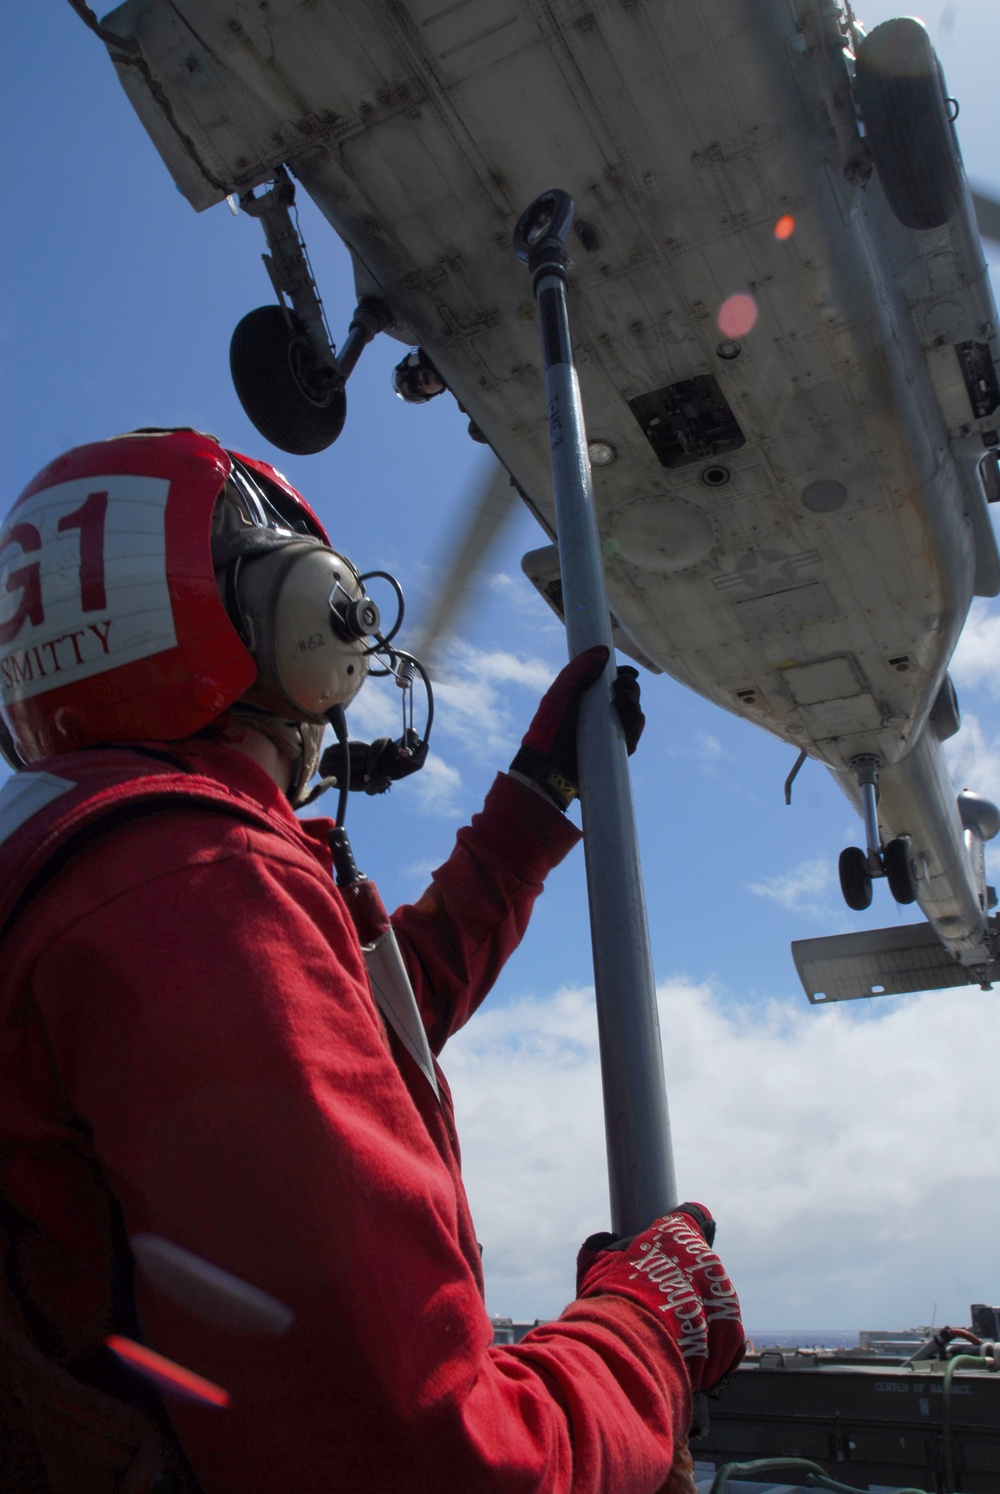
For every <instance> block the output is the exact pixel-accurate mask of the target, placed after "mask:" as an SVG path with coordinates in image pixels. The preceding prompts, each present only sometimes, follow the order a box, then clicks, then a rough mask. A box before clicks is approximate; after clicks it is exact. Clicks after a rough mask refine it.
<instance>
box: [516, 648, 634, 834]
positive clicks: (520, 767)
mask: <svg viewBox="0 0 1000 1494" xmlns="http://www.w3.org/2000/svg"><path fill="white" fill-rule="evenodd" d="M607 662H608V650H607V649H606V648H605V646H604V645H603V644H598V645H597V646H596V647H595V648H589V649H587V650H586V652H585V653H582V654H577V656H576V658H575V659H571V660H570V662H569V663H568V664H567V665H566V667H565V668H564V669H562V670H560V672H559V673H558V674H557V675H556V677H555V679H554V680H553V682H552V684H551V685H550V686H549V688H548V690H547V691H546V692H545V694H544V696H543V697H542V702H541V704H540V705H539V707H538V710H537V711H536V712H535V716H534V720H533V721H532V723H531V725H530V726H529V727H528V730H527V732H526V733H525V736H524V740H523V741H522V743H521V747H520V751H519V752H518V753H517V756H516V757H515V758H514V761H513V762H512V763H511V765H510V766H511V770H512V771H513V772H515V773H522V774H523V775H524V777H525V778H530V779H531V781H532V782H533V783H537V784H538V786H539V787H540V788H541V789H543V790H544V791H545V793H546V794H547V795H548V797H549V798H550V799H551V800H552V802H553V804H555V805H557V807H558V808H559V809H568V808H569V806H570V804H572V802H573V800H574V799H575V798H576V794H577V788H578V784H579V770H578V768H577V761H576V720H577V716H578V714H579V710H580V697H581V696H582V695H583V693H584V691H585V690H588V689H589V688H590V686H591V685H593V684H594V683H595V682H596V681H597V680H598V679H599V678H600V676H601V674H602V673H603V670H604V666H605V664H606V663H607ZM611 698H612V700H613V701H614V704H615V706H616V707H617V710H618V715H619V717H620V718H621V723H622V730H623V732H624V733H625V745H626V747H627V749H628V752H629V755H630V756H631V754H632V753H633V752H634V751H635V749H636V744H637V743H638V741H639V738H640V737H641V736H642V729H643V727H644V726H645V724H646V718H645V716H644V715H643V713H642V708H641V707H640V705H639V672H638V670H636V669H633V668H632V667H631V666H630V665H623V666H622V667H621V668H619V670H618V677H617V679H616V680H615V682H614V685H613V686H612V695H611Z"/></svg>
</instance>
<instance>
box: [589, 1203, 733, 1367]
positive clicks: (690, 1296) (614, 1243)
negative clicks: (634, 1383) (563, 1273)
mask: <svg viewBox="0 0 1000 1494" xmlns="http://www.w3.org/2000/svg"><path fill="white" fill-rule="evenodd" d="M714 1238H715V1220H714V1219H713V1218H712V1216H711V1214H710V1213H709V1212H708V1210H707V1209H706V1208H704V1207H703V1206H702V1205H701V1204H690V1203H686V1204H681V1205H680V1206H679V1207H678V1209H677V1212H676V1213H673V1214H667V1215H666V1216H665V1217H664V1218H663V1219H657V1220H656V1222H655V1224H651V1225H650V1227H649V1229H647V1230H646V1231H644V1233H643V1234H641V1235H634V1236H633V1237H632V1239H630V1240H618V1239H616V1238H615V1236H614V1235H606V1234H605V1235H591V1237H590V1239H589V1240H587V1241H586V1242H585V1243H584V1246H583V1248H582V1250H581V1251H580V1254H579V1257H578V1259H577V1296H578V1297H594V1296H597V1295H599V1294H601V1293H605V1292H613V1293H615V1294H616V1295H617V1296H620V1297H629V1298H631V1300H632V1301H633V1302H638V1303H639V1305H640V1306H641V1307H645V1308H647V1309H648V1311H650V1312H655V1313H659V1314H661V1315H662V1320H663V1323H664V1326H665V1327H666V1329H667V1332H668V1333H669V1334H670V1336H671V1337H672V1338H673V1340H674V1342H675V1343H676V1344H677V1347H678V1349H679V1350H680V1353H681V1357H682V1359H683V1360H684V1364H685V1366H686V1368H687V1372H688V1375H689V1377H690V1380H691V1388H692V1390H694V1391H699V1390H704V1391H706V1392H708V1393H712V1392H713V1391H714V1392H715V1393H716V1394H721V1392H722V1391H723V1390H724V1389H725V1386H726V1385H727V1384H728V1383H729V1377H730V1376H731V1374H732V1372H733V1371H734V1370H735V1368H736V1366H737V1365H738V1364H739V1362H740V1360H741V1359H742V1358H743V1355H744V1352H745V1334H744V1332H743V1323H742V1321H741V1319H740V1304H739V1298H738V1297H737V1295H736V1291H735V1288H734V1287H733V1284H732V1282H731V1281H730V1280H729V1277H728V1276H727V1275H726V1271H725V1267H724V1266H723V1264H722V1262H721V1261H720V1260H719V1257H718V1256H717V1255H716V1253H715V1251H714V1250H713V1249H712V1248H711V1246H710V1245H709V1244H708V1243H707V1241H708V1240H712V1239H714Z"/></svg>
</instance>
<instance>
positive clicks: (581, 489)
mask: <svg viewBox="0 0 1000 1494" xmlns="http://www.w3.org/2000/svg"><path fill="white" fill-rule="evenodd" d="M572 221H573V200H572V198H571V197H569V196H568V195H567V193H565V192H559V191H553V192H546V193H545V194H544V196H542V197H540V198H538V200H537V201H536V202H534V203H532V205H531V207H529V208H528V210H527V212H526V213H524V215H523V216H522V218H521V220H520V222H519V223H518V225H517V229H516V231H515V234H514V248H515V250H516V252H517V254H518V256H519V257H520V258H521V259H522V260H524V261H525V262H526V263H527V265H528V267H529V269H530V270H531V277H532V287H533V289H534V292H535V295H536V297H537V298H538V314H539V315H538V319H539V323H540V327H541V336H542V356H543V361H544V365H545V393H546V397H547V402H548V418H549V442H550V446H551V456H552V480H553V487H554V490H555V501H556V520H557V529H558V541H559V564H560V571H561V576H562V586H563V599H564V606H565V616H566V634H567V644H568V652H569V655H570V657H571V658H575V657H576V655H577V654H580V653H582V652H583V651H584V650H585V649H588V648H592V647H593V646H594V645H595V644H600V643H603V644H605V645H606V646H607V648H608V650H609V659H608V665H607V668H606V670H605V672H604V674H603V675H602V677H601V679H600V680H598V682H597V683H596V684H595V685H594V686H593V687H592V688H591V689H590V690H588V691H587V693H586V694H585V696H584V698H583V701H582V702H581V706H580V716H579V726H578V728H577V730H578V737H577V744H578V757H579V764H580V802H581V806H582V809H583V828H584V850H585V854H586V864H587V889H588V896H589V903H590V925H591V940H592V944H593V951H594V986H595V991H596V996H597V1018H598V1030H599V1036H600V1052H601V1077H602V1083H603V1086H604V1118H605V1130H606V1134H607V1146H608V1176H609V1182H610V1191H611V1221H612V1228H613V1229H614V1230H615V1231H616V1232H617V1233H618V1234H622V1235H631V1234H635V1233H636V1232H637V1231H639V1230H641V1229H645V1228H646V1226H647V1225H648V1223H649V1221H650V1220H651V1219H655V1218H656V1217H657V1215H659V1214H663V1213H665V1212H667V1211H669V1210H670V1209H672V1208H674V1207H676V1204H677V1192H676V1186H675V1183H674V1168H673V1157H672V1153H671V1146H670V1124H669V1119H668V1115H667V1096H666V1088H665V1085H664V1080H663V1061H662V1057H661V1052H660V1030H659V1019H658V1016H657V1010H656V990H655V986H654V981H653V962H652V957H651V954H650V947H649V926H648V923H647V920H646V903H645V897H644V894H643V887H642V872H641V869H640V866H639V852H638V845H637V840H636V827H635V812H634V809H633V806H632V787H631V783H630V781H629V772H628V757H627V754H626V750H625V741H624V737H623V734H622V728H621V722H620V721H619V720H618V717H617V714H616V712H615V711H614V709H613V708H612V705H611V682H612V679H613V676H614V671H615V663H614V654H613V645H612V640H611V622H610V617H609V614H608V601H607V596H606V593H605V588H604V572H603V569H602V564H601V550H600V541H599V537H598V531H597V519H596V515H595V512H594V493H593V486H592V483H591V476H590V462H589V460H588V456H587V437H586V432H585V430H584V424H583V410H582V407H581V404H580V392H579V387H578V384H577V378H576V369H575V368H574V366H573V354H572V344H571V341H570V330H569V317H568V313H567V309H566V279H567V274H566V266H567V256H566V239H567V236H568V234H569V230H570V226H571V224H572Z"/></svg>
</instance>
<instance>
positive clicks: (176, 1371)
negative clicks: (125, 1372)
mask: <svg viewBox="0 0 1000 1494" xmlns="http://www.w3.org/2000/svg"><path fill="white" fill-rule="evenodd" d="M104 1342H105V1343H106V1344H107V1346H108V1348H109V1349H111V1350H112V1352H113V1353H115V1354H117V1355H118V1358H119V1359H120V1360H122V1362H123V1363H124V1364H127V1365H128V1367H129V1369H132V1370H135V1371H136V1373H137V1374H140V1375H142V1376H143V1378H144V1379H146V1380H150V1381H152V1383H153V1384H154V1385H155V1386H156V1388H157V1390H159V1391H162V1393H163V1394H164V1395H172V1396H176V1397H177V1399H178V1400H182V1401H194V1402H196V1404H197V1405H199V1406H228V1405H229V1393H228V1391H225V1390H223V1389H222V1387H221V1385H213V1384H212V1382H211V1380H204V1379H202V1377H201V1375H196V1374H194V1373H193V1372H192V1371H191V1370H188V1369H184V1367H183V1366H182V1365H180V1364H174V1362H173V1360H172V1359H165V1358H164V1357H163V1355H162V1354H156V1353H154V1352H153V1350H152V1349H147V1348H146V1346H145V1344H137V1343H133V1342H132V1340H131V1339H130V1338H122V1336H121V1335H120V1334H118V1333H112V1334H111V1335H110V1336H109V1337H108V1338H106V1339H105V1340H104Z"/></svg>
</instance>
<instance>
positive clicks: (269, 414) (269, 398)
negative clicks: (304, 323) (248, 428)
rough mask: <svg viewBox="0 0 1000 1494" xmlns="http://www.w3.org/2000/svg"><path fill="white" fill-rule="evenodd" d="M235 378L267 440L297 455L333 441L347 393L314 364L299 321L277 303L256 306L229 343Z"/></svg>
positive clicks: (245, 404) (344, 411) (340, 425)
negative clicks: (287, 314)
mask: <svg viewBox="0 0 1000 1494" xmlns="http://www.w3.org/2000/svg"><path fill="white" fill-rule="evenodd" d="M229 369H230V372H231V374H232V377H233V384H234V386H235V388H236V393H237V395H238V396H239V401H240V404H241V405H242V406H243V408H244V410H245V411H246V413H247V415H248V416H249V418H250V419H251V420H252V421H253V423H254V425H255V426H256V427H257V429H258V430H259V431H260V433H261V435H262V436H263V437H264V438H265V440H267V441H270V442H271V444H272V446H277V447H279V448H280V449H281V450H282V451H290V452H292V454H293V455H295V456H311V455H312V454H313V453H314V452H317V451H325V450H326V448H327V447H328V446H332V445H333V443H334V441H336V439H337V437H338V436H339V435H340V433H341V431H342V430H343V428H344V420H345V417H346V415H347V396H346V394H345V393H344V391H343V389H337V388H335V387H334V386H333V384H332V382H331V379H330V376H329V374H328V373H327V371H326V370H325V369H322V368H320V367H319V366H318V364H317V361H316V358H315V356H314V355H313V352H312V350H311V348H310V346H309V343H308V340H307V339H306V336H305V333H304V331H303V330H302V327H301V324H300V323H299V322H298V321H297V320H296V318H295V317H294V316H293V317H291V326H289V323H288V321H287V320H286V317H285V312H284V311H283V310H282V308H281V307H280V306H258V307H257V309H256V311H250V312H248V313H247V315H246V316H245V317H244V318H243V320H242V321H241V322H240V323H239V324H238V325H237V328H236V331H235V332H234V333H233V337H232V341H231V342H230V344H229Z"/></svg>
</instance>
